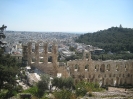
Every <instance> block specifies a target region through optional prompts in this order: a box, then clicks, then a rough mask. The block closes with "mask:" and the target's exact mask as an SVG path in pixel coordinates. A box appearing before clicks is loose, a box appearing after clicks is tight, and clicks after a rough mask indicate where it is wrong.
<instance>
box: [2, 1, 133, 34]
mask: <svg viewBox="0 0 133 99" xmlns="http://www.w3.org/2000/svg"><path fill="white" fill-rule="evenodd" d="M132 4H133V1H132V0H82V1H81V0H72V1H71V0H11V1H10V0H1V6H0V14H1V18H0V23H1V25H3V24H5V25H6V26H7V27H8V28H7V30H13V31H42V32H82V33H84V32H95V31H98V30H103V29H107V28H110V27H112V26H119V25H120V24H121V25H122V26H123V27H127V28H133V23H132V20H133V12H132V9H133V6H132Z"/></svg>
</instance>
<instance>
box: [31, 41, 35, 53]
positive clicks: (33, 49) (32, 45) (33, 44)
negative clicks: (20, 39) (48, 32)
mask: <svg viewBox="0 0 133 99" xmlns="http://www.w3.org/2000/svg"><path fill="white" fill-rule="evenodd" d="M31 52H32V53H35V43H34V42H33V43H32V44H31Z"/></svg>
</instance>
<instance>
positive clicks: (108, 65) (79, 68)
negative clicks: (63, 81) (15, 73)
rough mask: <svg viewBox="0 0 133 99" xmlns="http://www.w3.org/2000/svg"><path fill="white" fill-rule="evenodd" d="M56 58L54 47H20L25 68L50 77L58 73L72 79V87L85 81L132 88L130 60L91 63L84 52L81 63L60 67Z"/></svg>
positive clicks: (72, 62) (35, 44) (36, 44)
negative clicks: (36, 69)
mask: <svg viewBox="0 0 133 99" xmlns="http://www.w3.org/2000/svg"><path fill="white" fill-rule="evenodd" d="M57 57H58V51H57V46H56V44H53V45H52V46H50V45H49V44H48V43H44V42H29V43H28V44H27V45H25V46H23V59H24V60H27V62H28V65H29V66H33V67H36V68H38V69H40V70H41V71H43V72H45V73H47V74H50V75H52V76H57V73H60V74H62V76H63V77H69V76H71V77H73V78H74V80H75V83H77V82H78V81H82V80H85V81H88V82H94V83H99V84H100V85H102V86H119V85H133V60H107V61H102V60H98V61H94V60H92V59H91V53H89V52H85V51H84V54H83V58H82V59H79V60H72V61H68V62H67V63H66V65H63V64H61V63H59V62H57Z"/></svg>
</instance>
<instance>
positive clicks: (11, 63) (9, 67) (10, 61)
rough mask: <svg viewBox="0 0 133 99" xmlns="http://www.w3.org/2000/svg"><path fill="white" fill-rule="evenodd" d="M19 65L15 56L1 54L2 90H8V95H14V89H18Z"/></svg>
mask: <svg viewBox="0 0 133 99" xmlns="http://www.w3.org/2000/svg"><path fill="white" fill-rule="evenodd" d="M18 72H19V70H18V66H17V62H16V60H15V58H13V57H11V56H10V55H3V54H1V55H0V92H1V91H2V90H8V91H7V94H8V96H9V97H10V96H12V95H14V93H13V90H16V87H17V82H16V75H17V74H18Z"/></svg>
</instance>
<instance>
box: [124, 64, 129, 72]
mask: <svg viewBox="0 0 133 99" xmlns="http://www.w3.org/2000/svg"><path fill="white" fill-rule="evenodd" d="M128 67H129V65H128V64H127V63H126V64H125V71H128Z"/></svg>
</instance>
